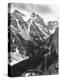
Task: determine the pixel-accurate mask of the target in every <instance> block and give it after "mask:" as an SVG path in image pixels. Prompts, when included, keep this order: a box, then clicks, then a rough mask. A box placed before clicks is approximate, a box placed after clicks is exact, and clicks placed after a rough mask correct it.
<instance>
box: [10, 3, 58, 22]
mask: <svg viewBox="0 0 60 80" xmlns="http://www.w3.org/2000/svg"><path fill="white" fill-rule="evenodd" d="M15 9H18V10H19V11H21V12H23V13H25V15H26V16H27V17H28V16H29V15H30V14H31V13H32V12H35V13H36V14H39V15H40V17H42V18H43V19H44V21H45V22H46V23H47V22H48V21H50V20H51V21H53V20H58V19H59V7H58V6H54V5H41V4H28V3H11V12H13V11H14V10H15Z"/></svg>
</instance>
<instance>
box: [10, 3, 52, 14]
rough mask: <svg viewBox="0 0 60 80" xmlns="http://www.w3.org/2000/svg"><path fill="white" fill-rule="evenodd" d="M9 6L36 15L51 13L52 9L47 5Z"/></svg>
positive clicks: (26, 4) (17, 4) (22, 4)
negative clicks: (35, 13)
mask: <svg viewBox="0 0 60 80" xmlns="http://www.w3.org/2000/svg"><path fill="white" fill-rule="evenodd" d="M11 6H12V7H16V8H18V9H20V10H24V11H27V12H33V11H35V12H37V13H42V14H46V13H52V12H53V10H52V8H51V7H50V6H47V5H39V4H28V3H12V4H11Z"/></svg>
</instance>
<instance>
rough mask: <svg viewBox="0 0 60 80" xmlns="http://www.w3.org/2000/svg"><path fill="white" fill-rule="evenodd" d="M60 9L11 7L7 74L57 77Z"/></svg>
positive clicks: (32, 5) (12, 5)
mask: <svg viewBox="0 0 60 80" xmlns="http://www.w3.org/2000/svg"><path fill="white" fill-rule="evenodd" d="M58 18H59V17H58V8H57V7H56V6H47V5H39V4H24V3H9V4H8V75H9V76H11V77H16V76H22V77H24V76H41V75H56V74H58V73H59V72H58V71H59V70H58V69H59V67H58V65H59V63H58V58H59V57H58V56H59V50H58V44H59V43H58V42H59V41H58V39H59V38H58V33H59V22H58Z"/></svg>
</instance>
